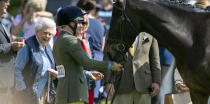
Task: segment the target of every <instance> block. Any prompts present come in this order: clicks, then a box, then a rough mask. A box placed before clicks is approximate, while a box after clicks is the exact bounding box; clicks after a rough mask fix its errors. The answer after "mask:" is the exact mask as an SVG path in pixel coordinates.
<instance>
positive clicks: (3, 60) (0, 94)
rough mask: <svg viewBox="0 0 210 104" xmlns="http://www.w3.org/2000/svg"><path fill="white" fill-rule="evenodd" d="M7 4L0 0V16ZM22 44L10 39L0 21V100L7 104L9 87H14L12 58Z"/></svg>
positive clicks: (7, 2) (6, 0)
mask: <svg viewBox="0 0 210 104" xmlns="http://www.w3.org/2000/svg"><path fill="white" fill-rule="evenodd" d="M8 6H9V0H0V17H2V16H3V15H4V14H5V13H6V11H7V8H8ZM23 46H24V42H23V41H20V42H18V41H11V40H10V38H9V34H8V32H7V30H6V29H5V27H4V25H3V24H2V21H0V83H1V84H0V101H1V103H2V104H8V103H10V102H9V101H11V99H10V98H11V88H13V87H14V70H13V69H14V59H15V57H14V56H15V52H16V51H18V49H19V48H21V47H23Z"/></svg>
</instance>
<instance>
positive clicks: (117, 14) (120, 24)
mask: <svg viewBox="0 0 210 104" xmlns="http://www.w3.org/2000/svg"><path fill="white" fill-rule="evenodd" d="M136 35H138V32H137V29H136V28H135V26H134V25H133V23H132V21H131V20H130V19H129V17H128V16H127V15H126V12H125V8H124V7H123V4H122V3H121V2H119V1H116V2H115V3H114V4H113V11H112V18H111V23H110V30H109V34H108V38H107V41H106V46H105V52H106V55H107V56H108V58H109V59H111V60H114V61H116V62H119V63H122V62H124V61H125V53H126V52H127V51H128V49H129V48H130V46H131V45H132V43H133V42H134V40H135V37H136Z"/></svg>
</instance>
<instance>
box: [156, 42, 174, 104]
mask: <svg viewBox="0 0 210 104" xmlns="http://www.w3.org/2000/svg"><path fill="white" fill-rule="evenodd" d="M159 54H160V64H161V86H160V93H159V94H158V96H154V97H152V104H164V101H165V100H164V98H165V94H168V93H172V87H173V72H174V71H173V69H172V68H171V69H170V70H169V68H170V67H173V66H171V65H172V62H173V59H174V58H173V55H172V54H171V53H170V52H169V51H168V50H167V49H166V48H164V47H162V46H160V45H159Z"/></svg>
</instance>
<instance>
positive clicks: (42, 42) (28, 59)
mask: <svg viewBox="0 0 210 104" xmlns="http://www.w3.org/2000/svg"><path fill="white" fill-rule="evenodd" d="M55 33H56V24H55V22H54V21H53V20H51V19H49V18H39V19H38V20H37V22H36V24H35V35H34V36H32V37H30V38H29V39H27V40H26V45H25V46H24V47H23V48H21V49H20V51H19V52H18V54H17V58H16V64H15V75H16V86H15V88H16V91H17V93H19V94H20V95H19V96H17V98H18V99H19V101H20V102H16V103H20V104H38V103H39V104H41V103H42V101H44V100H41V99H43V98H44V97H45V96H44V95H45V94H46V93H47V92H44V91H45V90H46V91H49V90H50V91H49V92H53V90H54V89H53V85H52V84H51V86H50V88H49V87H48V89H47V87H46V85H47V82H48V75H49V74H48V70H49V69H51V70H52V69H55V62H54V59H53V55H52V50H51V47H50V45H49V44H48V43H49V41H50V40H51V38H52V37H53V36H54V34H55ZM45 88H46V89H45Z"/></svg>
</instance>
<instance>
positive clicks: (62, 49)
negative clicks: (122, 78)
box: [53, 6, 121, 104]
mask: <svg viewBox="0 0 210 104" xmlns="http://www.w3.org/2000/svg"><path fill="white" fill-rule="evenodd" d="M83 23H84V13H83V12H82V11H81V9H79V8H78V7H75V6H66V7H63V8H61V9H60V10H59V11H58V14H57V25H58V26H59V27H60V28H61V32H60V35H59V37H58V38H57V40H56V41H55V44H54V48H53V55H54V59H55V62H56V65H58V66H59V70H62V72H65V75H64V77H62V78H59V82H58V86H57V93H56V104H84V102H88V86H87V80H86V77H85V74H84V72H85V70H83V67H85V68H88V69H95V70H107V69H110V70H113V71H120V70H121V65H120V64H117V63H115V62H112V61H95V60H92V59H89V57H88V56H87V55H86V54H85V52H84V50H83V49H82V46H81V41H80V40H78V39H77V38H76V37H75V34H80V32H82V30H83Z"/></svg>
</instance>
